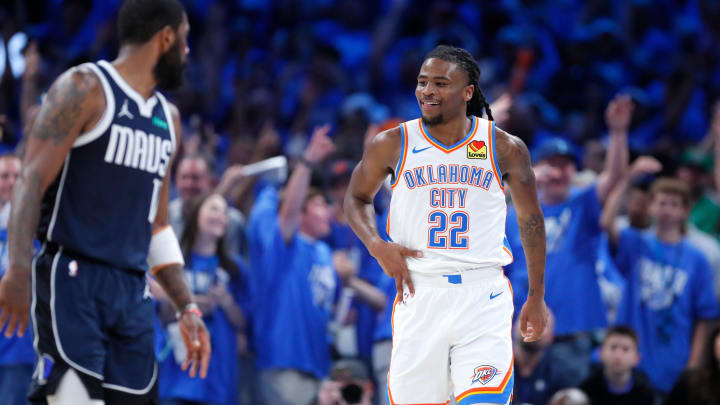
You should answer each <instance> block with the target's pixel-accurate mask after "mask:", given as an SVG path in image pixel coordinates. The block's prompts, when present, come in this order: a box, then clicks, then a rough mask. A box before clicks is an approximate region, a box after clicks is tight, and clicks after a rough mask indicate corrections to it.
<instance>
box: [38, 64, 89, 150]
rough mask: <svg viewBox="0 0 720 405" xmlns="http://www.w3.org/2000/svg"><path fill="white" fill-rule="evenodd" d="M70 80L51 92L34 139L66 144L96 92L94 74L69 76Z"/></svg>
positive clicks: (75, 73) (56, 86)
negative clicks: (91, 94)
mask: <svg viewBox="0 0 720 405" xmlns="http://www.w3.org/2000/svg"><path fill="white" fill-rule="evenodd" d="M69 74H70V77H68V78H66V79H65V80H60V81H58V82H57V83H56V85H55V86H53V87H52V88H51V89H50V92H49V93H48V95H47V99H46V100H45V101H44V102H43V104H46V107H45V108H42V109H41V111H40V115H39V116H38V119H37V125H35V127H34V128H33V130H32V133H31V134H30V136H31V137H33V138H36V139H39V140H42V141H45V140H48V139H52V140H53V141H55V144H56V145H59V144H61V143H63V141H65V139H66V138H67V137H68V135H70V131H71V129H72V128H73V126H75V125H77V124H78V122H77V120H78V118H79V117H80V116H81V112H82V110H83V102H84V101H85V98H86V97H87V95H88V93H89V92H90V91H91V90H92V89H93V88H94V85H95V84H96V80H97V78H96V77H95V75H94V74H88V73H82V72H79V71H73V72H70V73H69Z"/></svg>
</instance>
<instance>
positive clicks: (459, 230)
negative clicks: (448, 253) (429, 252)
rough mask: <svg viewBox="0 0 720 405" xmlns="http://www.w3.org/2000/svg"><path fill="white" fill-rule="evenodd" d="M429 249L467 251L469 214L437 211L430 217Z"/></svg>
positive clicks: (431, 213)
mask: <svg viewBox="0 0 720 405" xmlns="http://www.w3.org/2000/svg"><path fill="white" fill-rule="evenodd" d="M428 223H429V225H430V227H429V228H428V245H427V246H428V248H430V249H467V248H468V246H469V242H468V237H467V235H466V234H467V232H468V226H469V223H470V220H469V216H468V213H467V212H465V211H453V212H451V213H449V214H447V213H446V212H445V211H441V210H435V211H432V212H430V214H429V215H428Z"/></svg>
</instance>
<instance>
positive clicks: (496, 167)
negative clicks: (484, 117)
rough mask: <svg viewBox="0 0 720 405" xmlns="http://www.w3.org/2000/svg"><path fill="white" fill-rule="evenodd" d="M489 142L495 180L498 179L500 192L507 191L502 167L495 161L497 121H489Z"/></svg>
mask: <svg viewBox="0 0 720 405" xmlns="http://www.w3.org/2000/svg"><path fill="white" fill-rule="evenodd" d="M488 140H489V141H490V164H491V165H492V168H493V172H495V178H497V182H498V186H500V190H502V191H505V183H504V182H503V179H502V175H501V174H500V166H499V165H498V163H497V160H496V159H495V121H488Z"/></svg>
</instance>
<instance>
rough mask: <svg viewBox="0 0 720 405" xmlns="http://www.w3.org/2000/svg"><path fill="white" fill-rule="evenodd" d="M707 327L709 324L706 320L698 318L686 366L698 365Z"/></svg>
mask: <svg viewBox="0 0 720 405" xmlns="http://www.w3.org/2000/svg"><path fill="white" fill-rule="evenodd" d="M709 328H710V325H709V323H708V321H706V320H702V319H700V320H698V321H697V323H695V328H694V330H693V338H692V344H691V346H690V357H689V358H688V362H687V365H686V368H694V367H698V366H699V365H700V361H701V360H702V355H703V349H704V346H705V341H706V340H707V335H708V331H709ZM708 355H710V354H708Z"/></svg>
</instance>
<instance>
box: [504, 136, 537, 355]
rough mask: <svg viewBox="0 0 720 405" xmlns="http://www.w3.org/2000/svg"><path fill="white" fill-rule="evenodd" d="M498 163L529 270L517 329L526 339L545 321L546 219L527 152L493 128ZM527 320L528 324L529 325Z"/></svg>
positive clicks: (524, 148) (528, 339) (521, 144)
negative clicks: (526, 290) (508, 194)
mask: <svg viewBox="0 0 720 405" xmlns="http://www.w3.org/2000/svg"><path fill="white" fill-rule="evenodd" d="M495 134H496V137H495V139H496V144H495V147H496V150H497V155H498V164H499V166H500V170H502V175H503V179H504V180H505V183H506V184H507V185H508V186H509V187H510V195H511V196H512V200H513V204H514V206H515V211H516V212H517V220H518V227H519V229H520V241H521V243H522V246H523V249H524V250H525V259H526V261H527V271H528V282H529V283H528V297H527V302H526V303H525V305H523V308H522V310H521V312H520V325H521V326H520V329H521V331H522V333H523V336H524V337H525V340H526V341H530V340H537V339H539V338H540V336H541V335H542V333H543V330H544V329H545V325H546V323H547V317H548V315H547V309H546V308H545V301H544V299H545V244H546V239H545V219H544V217H543V213H542V210H541V209H540V202H539V201H538V194H537V188H536V187H535V173H534V172H533V169H532V165H531V163H530V152H528V149H527V146H525V143H524V142H523V141H522V140H520V138H518V137H515V136H512V135H510V134H508V133H506V132H504V131H502V130H500V129H497V128H496V130H495ZM528 324H530V327H529V328H528Z"/></svg>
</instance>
